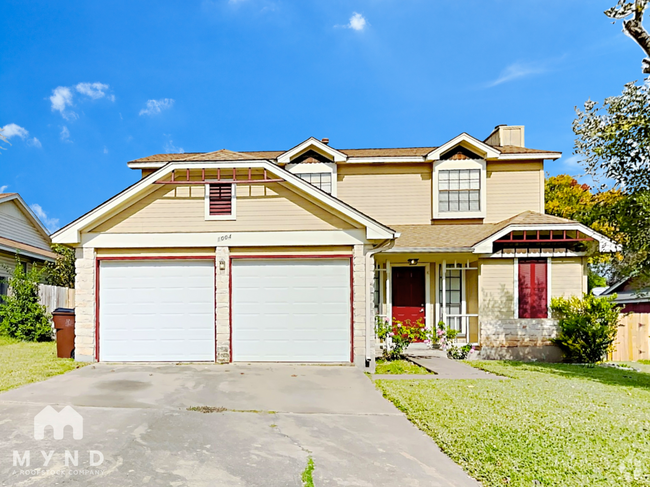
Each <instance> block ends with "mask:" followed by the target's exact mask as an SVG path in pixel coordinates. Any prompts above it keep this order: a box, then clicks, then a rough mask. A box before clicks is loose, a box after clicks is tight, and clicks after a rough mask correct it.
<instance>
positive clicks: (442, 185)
mask: <svg viewBox="0 0 650 487" xmlns="http://www.w3.org/2000/svg"><path fill="white" fill-rule="evenodd" d="M477 211H481V170H480V169H452V170H441V171H439V172H438V212H440V213H453V212H477Z"/></svg>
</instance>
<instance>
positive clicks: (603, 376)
mask: <svg viewBox="0 0 650 487" xmlns="http://www.w3.org/2000/svg"><path fill="white" fill-rule="evenodd" d="M469 363H470V365H474V366H477V367H479V368H482V369H484V370H487V371H489V372H493V373H495V374H499V375H503V376H506V377H510V378H511V379H510V380H503V381H497V380H446V381H390V380H379V381H377V382H376V384H377V386H378V387H379V388H380V389H381V390H382V392H383V393H384V395H385V396H386V397H387V398H388V399H390V400H391V401H392V402H393V403H394V404H395V405H396V406H397V407H398V408H400V409H401V410H403V411H404V412H405V413H406V414H407V416H408V417H409V419H410V420H411V421H413V422H414V423H415V424H416V425H417V426H418V427H419V428H420V429H421V430H423V431H424V432H425V433H427V434H428V435H429V436H431V437H432V438H433V439H434V440H435V441H436V442H437V443H438V445H439V446H440V448H442V449H443V451H445V452H446V453H447V454H448V455H449V456H450V457H451V458H452V459H453V460H454V461H456V462H457V463H459V464H460V465H461V466H462V467H463V468H464V469H465V470H466V471H467V472H468V473H469V474H470V475H472V476H473V477H475V478H476V479H478V480H480V481H481V482H482V483H483V485H485V486H504V485H507V486H526V487H530V486H538V485H541V486H580V487H582V486H586V485H589V486H614V485H627V486H633V487H636V486H650V413H649V411H650V374H646V373H639V372H635V371H632V370H629V371H628V370H622V369H615V368H605V367H592V368H588V367H584V366H577V365H566V364H535V363H529V364H524V363H520V362H479V363H475V362H469Z"/></svg>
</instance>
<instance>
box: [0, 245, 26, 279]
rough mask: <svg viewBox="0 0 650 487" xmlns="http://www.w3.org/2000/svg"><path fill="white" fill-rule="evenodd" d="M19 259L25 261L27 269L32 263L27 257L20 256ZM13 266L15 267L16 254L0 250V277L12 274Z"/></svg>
mask: <svg viewBox="0 0 650 487" xmlns="http://www.w3.org/2000/svg"><path fill="white" fill-rule="evenodd" d="M20 261H21V262H26V263H27V270H29V269H31V267H32V265H34V262H33V260H32V259H30V258H28V257H21V258H20ZM14 267H16V254H12V253H11V252H5V251H4V250H0V277H7V276H11V275H13V273H14Z"/></svg>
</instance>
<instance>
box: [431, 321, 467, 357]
mask: <svg viewBox="0 0 650 487" xmlns="http://www.w3.org/2000/svg"><path fill="white" fill-rule="evenodd" d="M458 333H459V331H458V330H455V329H453V328H449V327H448V326H446V325H445V322H444V321H439V322H438V326H437V327H436V328H435V329H433V330H431V331H429V332H428V336H427V339H426V340H425V343H430V344H433V345H440V348H441V349H442V350H447V349H448V348H449V347H450V346H452V344H453V342H454V340H455V339H456V337H457V336H458Z"/></svg>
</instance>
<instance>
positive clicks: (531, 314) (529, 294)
mask: <svg viewBox="0 0 650 487" xmlns="http://www.w3.org/2000/svg"><path fill="white" fill-rule="evenodd" d="M546 266H547V262H546V259H520V260H519V318H547V317H548V305H547V303H548V301H547V297H548V282H547V276H548V274H547V273H546Z"/></svg>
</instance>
